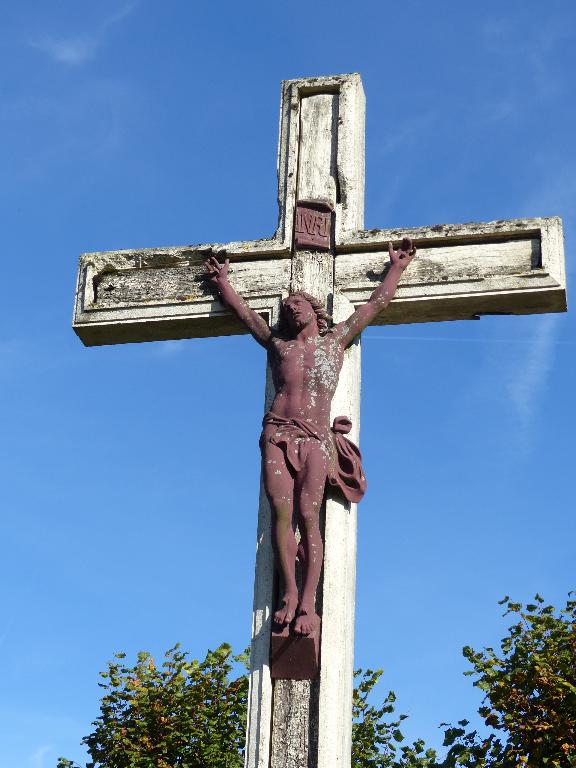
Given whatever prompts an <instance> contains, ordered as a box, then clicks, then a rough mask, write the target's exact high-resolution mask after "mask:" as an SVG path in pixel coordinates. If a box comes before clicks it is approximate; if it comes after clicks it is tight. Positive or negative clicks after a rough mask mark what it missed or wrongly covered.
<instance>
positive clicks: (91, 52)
mask: <svg viewBox="0 0 576 768" xmlns="http://www.w3.org/2000/svg"><path fill="white" fill-rule="evenodd" d="M137 5H138V2H137V0H133V2H129V3H126V4H125V5H123V6H122V7H120V8H119V9H118V10H117V11H115V12H114V13H113V14H111V15H109V16H107V17H106V18H104V19H103V20H102V21H101V22H100V23H99V24H98V25H97V26H96V29H95V30H94V31H93V32H92V33H90V34H79V35H74V36H67V37H63V36H57V35H52V34H43V35H39V36H38V37H36V38H34V39H32V40H30V41H29V45H30V46H31V47H32V48H35V49H36V50H38V51H41V52H42V53H45V54H47V55H48V56H50V58H52V59H54V61H57V62H59V63H61V64H68V65H70V66H79V65H81V64H84V63H85V62H87V61H90V60H92V59H94V57H95V56H96V54H97V53H98V51H99V50H100V48H101V47H102V46H103V45H104V44H105V43H106V42H107V39H108V33H109V32H110V30H111V29H112V28H113V27H115V26H116V25H117V24H119V23H120V22H122V21H124V19H126V18H127V17H128V16H129V15H130V14H131V13H132V11H133V10H134V9H135V8H136V6H137Z"/></svg>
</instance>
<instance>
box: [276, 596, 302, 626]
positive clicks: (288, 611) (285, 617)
mask: <svg viewBox="0 0 576 768" xmlns="http://www.w3.org/2000/svg"><path fill="white" fill-rule="evenodd" d="M297 606H298V597H297V596H295V595H284V597H283V598H282V605H281V606H280V608H278V610H277V611H276V613H275V614H274V621H275V622H276V624H280V625H283V624H290V622H291V621H292V619H293V618H294V616H295V614H296V607H297Z"/></svg>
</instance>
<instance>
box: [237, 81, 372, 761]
mask: <svg viewBox="0 0 576 768" xmlns="http://www.w3.org/2000/svg"><path fill="white" fill-rule="evenodd" d="M288 104H289V106H290V108H289V109H287V105H288ZM281 114H282V115H283V116H284V119H285V120H286V119H293V117H294V115H297V117H298V121H297V123H296V124H295V125H292V126H290V127H291V128H292V130H293V131H294V130H296V131H297V137H298V141H297V144H296V147H294V146H291V152H290V153H289V156H290V158H291V159H292V160H293V164H292V166H291V167H292V170H291V171H288V172H287V174H286V175H289V174H290V173H292V174H293V175H294V173H295V174H296V178H297V184H296V188H295V189H294V193H295V197H294V200H296V199H298V200H304V199H316V200H318V199H321V200H325V201H326V202H328V203H330V204H331V206H332V207H333V208H334V210H335V219H336V240H338V238H340V237H342V236H343V234H344V233H347V229H346V226H348V227H354V228H361V227H362V221H363V200H364V197H363V192H364V95H363V91H362V84H361V82H360V78H359V77H358V76H354V75H353V76H348V77H347V78H343V79H333V78H325V79H323V81H318V82H316V83H315V84H314V86H313V87H310V81H295V82H289V83H285V84H284V87H283V106H282V111H281ZM289 131H290V129H289V128H288V129H287V127H286V126H285V125H284V126H283V128H282V129H281V136H282V135H286V134H288V133H289ZM292 135H294V134H292ZM292 153H293V154H292ZM282 175H283V174H282V172H280V173H279V176H280V178H282ZM287 208H293V205H291V206H287ZM290 290H291V291H292V292H294V291H306V292H307V293H310V294H311V295H312V296H314V297H315V298H317V299H319V300H320V301H321V302H323V303H324V304H325V305H326V306H327V308H328V309H329V311H332V312H333V313H334V315H335V319H336V320H341V319H344V318H345V317H346V316H348V315H349V314H351V312H352V311H353V310H354V307H353V306H352V304H351V303H350V302H349V301H348V300H347V299H345V298H344V297H343V296H340V295H338V296H335V287H334V252H333V251H328V252H320V251H300V250H299V251H295V252H294V253H293V254H292V270H291V281H290ZM359 402H360V344H359V342H357V343H356V344H355V345H353V346H352V347H351V348H350V349H349V350H347V352H346V358H345V362H344V366H343V369H342V372H341V374H340V380H339V385H338V390H337V392H336V394H335V396H334V400H333V406H332V412H333V414H332V415H333V416H335V415H342V414H345V415H347V416H349V417H351V418H352V420H353V423H354V433H353V439H355V440H357V439H358V433H359V416H360V408H359ZM259 519H260V521H261V523H260V524H261V526H262V527H261V529H260V530H259V532H258V542H259V543H258V555H257V572H256V583H255V599H254V622H253V629H254V638H253V651H252V670H251V688H250V710H249V723H248V739H247V749H246V766H247V768H303V766H313V767H314V768H316V766H326V768H328V767H329V768H339V767H340V766H342V767H345V766H349V765H350V747H351V730H352V673H353V664H354V598H355V573H356V562H355V561H356V505H355V504H353V505H351V504H349V503H347V502H344V501H340V500H339V499H337V498H336V497H334V498H332V497H330V498H328V500H327V501H326V504H325V544H326V546H325V554H324V570H323V579H322V582H321V584H320V587H319V590H318V606H317V607H318V610H319V613H320V615H321V616H322V641H321V667H320V677H319V679H317V680H313V681H308V680H276V681H274V682H271V681H270V680H269V668H268V648H269V645H268V643H269V641H268V640H267V637H268V636H269V632H270V613H271V610H272V606H271V604H270V603H269V604H268V605H267V606H265V599H264V600H263V595H264V594H265V595H266V596H267V597H268V599H271V597H272V594H271V589H270V583H271V579H270V574H271V568H272V564H271V562H270V561H269V560H268V559H267V558H271V557H272V553H271V548H268V549H267V550H266V557H265V556H264V550H263V549H262V547H261V542H262V541H263V540H264V538H266V539H267V541H268V542H269V540H270V539H269V527H270V522H269V510H268V504H267V501H266V499H265V495H264V494H261V507H260V514H259ZM265 585H266V586H265ZM267 736H268V739H269V741H267Z"/></svg>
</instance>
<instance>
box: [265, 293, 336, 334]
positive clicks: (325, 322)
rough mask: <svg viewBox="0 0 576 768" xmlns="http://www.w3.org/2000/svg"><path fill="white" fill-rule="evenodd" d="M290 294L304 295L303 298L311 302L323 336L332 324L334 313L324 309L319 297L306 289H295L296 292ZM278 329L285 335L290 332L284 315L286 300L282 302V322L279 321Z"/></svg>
mask: <svg viewBox="0 0 576 768" xmlns="http://www.w3.org/2000/svg"><path fill="white" fill-rule="evenodd" d="M290 296H302V298H303V299H306V301H307V302H308V303H309V304H310V306H311V307H312V309H313V310H314V312H315V313H316V321H317V323H318V330H319V331H320V335H321V336H323V335H324V334H325V333H326V332H327V331H328V330H329V329H330V326H331V325H332V315H330V314H329V313H328V312H327V311H326V310H325V309H324V306H323V305H322V304H321V302H319V301H318V299H315V298H314V296H310V294H309V293H305V292H304V291H295V292H294V293H291V294H290ZM288 298H290V297H288ZM278 330H279V332H280V333H281V334H282V335H283V336H284V335H286V334H287V332H288V328H287V324H286V319H285V317H284V302H282V311H281V312H280V322H279V323H278Z"/></svg>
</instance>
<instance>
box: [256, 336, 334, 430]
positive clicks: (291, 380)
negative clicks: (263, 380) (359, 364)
mask: <svg viewBox="0 0 576 768" xmlns="http://www.w3.org/2000/svg"><path fill="white" fill-rule="evenodd" d="M269 360H270V365H271V368H272V374H273V377H274V385H275V387H276V396H275V398H274V402H273V404H272V408H271V410H272V411H274V413H276V414H277V415H278V416H282V417H283V418H287V419H291V418H298V419H306V420H307V421H311V422H313V423H315V424H318V425H321V426H327V425H328V423H329V420H330V405H331V403H332V397H333V395H334V392H335V391H336V386H337V384H338V377H339V375H340V371H341V369H342V362H343V360H344V350H343V348H342V346H341V344H340V343H339V342H338V339H337V337H336V336H335V335H334V334H333V333H327V334H325V335H324V336H315V337H313V338H310V339H307V340H306V341H303V342H302V341H294V340H288V341H284V340H282V339H279V338H276V337H274V338H273V339H272V340H271V342H270V346H269Z"/></svg>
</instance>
